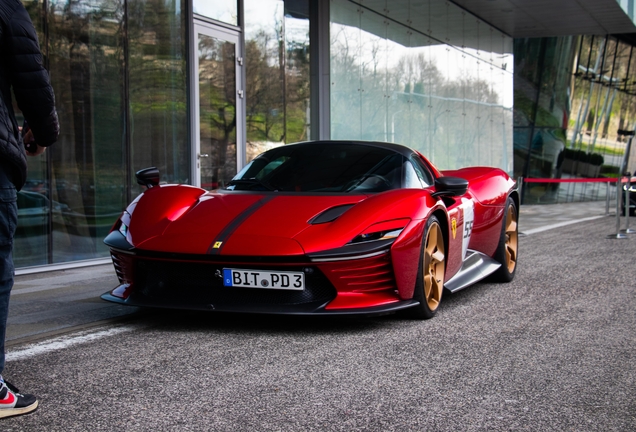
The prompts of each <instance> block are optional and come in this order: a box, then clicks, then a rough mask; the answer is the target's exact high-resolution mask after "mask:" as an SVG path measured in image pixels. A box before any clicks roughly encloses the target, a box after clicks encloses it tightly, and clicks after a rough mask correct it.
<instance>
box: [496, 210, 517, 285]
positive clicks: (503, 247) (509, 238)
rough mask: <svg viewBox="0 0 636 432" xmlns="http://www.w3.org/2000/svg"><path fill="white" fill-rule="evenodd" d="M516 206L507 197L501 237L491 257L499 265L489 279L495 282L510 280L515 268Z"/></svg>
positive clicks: (513, 275)
mask: <svg viewBox="0 0 636 432" xmlns="http://www.w3.org/2000/svg"><path fill="white" fill-rule="evenodd" d="M518 214H519V213H518V212H517V206H516V205H515V202H514V201H513V199H512V198H508V202H507V203H506V210H505V213H504V217H503V220H502V227H501V237H500V238H499V245H498V246H497V251H496V252H495V255H494V256H493V258H494V259H495V260H496V261H497V262H499V263H500V264H501V267H499V269H498V270H497V271H496V272H494V273H493V274H492V276H491V277H490V279H491V280H492V281H495V282H510V281H511V280H512V279H514V277H515V272H516V270H517V254H518V252H519V224H518V220H519V218H518Z"/></svg>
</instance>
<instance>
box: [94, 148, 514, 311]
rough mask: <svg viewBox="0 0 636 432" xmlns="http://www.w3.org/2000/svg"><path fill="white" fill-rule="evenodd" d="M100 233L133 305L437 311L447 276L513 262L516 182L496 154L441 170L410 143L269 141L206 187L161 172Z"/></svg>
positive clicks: (122, 299)
mask: <svg viewBox="0 0 636 432" xmlns="http://www.w3.org/2000/svg"><path fill="white" fill-rule="evenodd" d="M137 179H138V182H139V183H140V184H143V185H145V186H147V190H146V191H145V192H144V193H143V194H142V195H140V196H139V197H137V199H135V200H134V201H133V202H132V204H130V205H129V206H128V208H127V209H126V211H124V213H123V214H122V216H121V218H120V219H119V220H118V221H117V222H116V224H115V225H114V227H113V230H112V231H111V233H110V234H109V235H108V236H107V237H106V239H105V243H106V244H107V245H108V246H109V247H110V249H111V255H112V259H113V264H114V265H115V270H116V271H117V276H118V278H119V282H120V285H119V286H117V287H116V288H115V289H113V290H112V291H110V292H108V293H106V294H104V295H103V296H102V298H103V299H105V300H109V301H113V302H117V303H121V304H127V305H135V306H151V307H166V308H183V309H200V310H210V311H233V312H255V313H273V314H359V313H364V314H373V313H385V312H392V311H398V310H405V312H406V313H409V314H411V315H412V316H413V317H416V318H430V317H432V316H433V315H434V314H435V312H436V311H437V310H438V307H439V304H440V300H441V299H442V293H443V290H444V288H446V289H447V290H449V291H451V292H453V291H457V290H460V289H462V288H465V287H467V286H468V285H471V284H473V283H475V282H477V281H479V280H481V279H483V278H485V277H487V276H490V278H491V279H495V280H499V281H510V280H512V278H513V277H514V274H515V269H516V264H517V247H518V244H517V219H518V209H519V194H518V192H517V189H516V187H515V184H514V182H513V181H512V180H511V179H510V177H509V176H508V175H507V174H506V173H505V172H504V171H502V170H500V169H497V168H486V167H471V168H464V169H460V170H455V171H438V170H437V169H436V168H435V167H434V166H433V165H432V164H431V163H430V162H429V161H428V160H427V159H426V158H425V157H424V156H422V155H421V154H419V153H418V152H417V151H414V150H412V149H409V148H407V147H404V146H401V145H396V144H388V143H379V142H350V141H316V142H305V143H298V144H292V145H286V146H282V147H278V148H275V149H272V150H269V151H267V152H265V153H263V154H261V155H260V156H258V157H257V158H255V159H254V160H252V161H251V162H250V163H249V164H248V165H247V166H245V168H244V169H243V170H242V171H241V172H240V173H238V174H237V175H236V176H235V177H234V179H233V180H232V181H231V182H229V184H228V185H227V186H226V188H225V189H220V190H215V191H207V190H204V189H200V188H197V187H192V186H187V185H167V184H160V183H159V172H158V171H157V169H155V168H148V169H145V170H142V171H139V172H138V173H137Z"/></svg>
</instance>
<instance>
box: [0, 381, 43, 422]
mask: <svg viewBox="0 0 636 432" xmlns="http://www.w3.org/2000/svg"><path fill="white" fill-rule="evenodd" d="M37 407H38V400H37V399H36V397H35V396H33V395H30V394H25V395H23V394H21V393H20V390H18V389H17V388H15V387H14V386H13V385H11V384H10V383H8V382H6V381H5V380H4V379H2V377H0V418H2V417H11V416H17V415H22V414H27V413H30V412H31V411H35V409H36V408H37Z"/></svg>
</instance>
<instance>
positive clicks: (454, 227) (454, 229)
mask: <svg viewBox="0 0 636 432" xmlns="http://www.w3.org/2000/svg"><path fill="white" fill-rule="evenodd" d="M451 228H452V229H453V239H455V236H456V235H457V219H455V218H453V219H451Z"/></svg>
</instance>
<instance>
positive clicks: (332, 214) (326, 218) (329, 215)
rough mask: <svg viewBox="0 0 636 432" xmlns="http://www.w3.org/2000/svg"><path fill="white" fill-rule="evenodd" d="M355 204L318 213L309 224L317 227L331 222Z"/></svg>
mask: <svg viewBox="0 0 636 432" xmlns="http://www.w3.org/2000/svg"><path fill="white" fill-rule="evenodd" d="M354 205H355V204H344V205H339V206H336V207H331V208H330V209H327V210H325V211H323V212H322V213H320V214H319V215H318V216H316V217H314V218H312V219H311V220H310V221H309V223H310V224H311V225H318V224H323V223H327V222H333V221H335V220H336V219H338V218H339V217H340V216H342V215H343V214H344V212H346V211H347V210H349V209H350V208H351V207H353V206H354Z"/></svg>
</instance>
